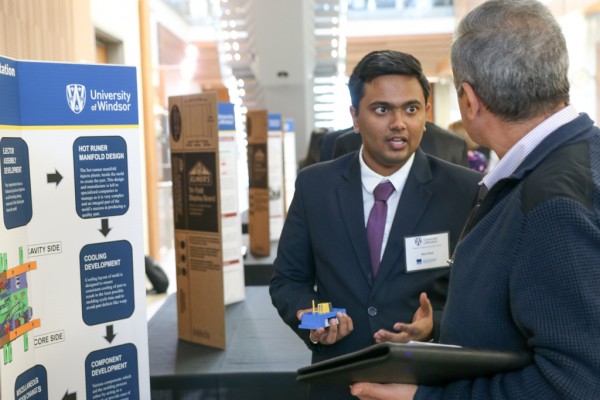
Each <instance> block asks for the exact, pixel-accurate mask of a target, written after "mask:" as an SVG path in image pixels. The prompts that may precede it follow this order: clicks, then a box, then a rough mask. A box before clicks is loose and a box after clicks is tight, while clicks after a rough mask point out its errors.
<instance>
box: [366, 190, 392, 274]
mask: <svg viewBox="0 0 600 400" xmlns="http://www.w3.org/2000/svg"><path fill="white" fill-rule="evenodd" d="M393 191H394V185H392V183H391V182H390V181H387V182H383V183H380V184H379V185H377V187H376V188H375V190H373V196H374V197H375V204H373V208H371V213H370V214H369V220H368V221H367V240H368V241H369V252H370V253H371V268H372V269H373V277H375V276H376V275H377V272H378V271H379V263H380V262H381V246H382V244H383V231H384V229H385V220H386V218H387V199H388V198H389V197H390V195H391V194H392V192H393Z"/></svg>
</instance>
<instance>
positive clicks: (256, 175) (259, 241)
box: [246, 110, 271, 257]
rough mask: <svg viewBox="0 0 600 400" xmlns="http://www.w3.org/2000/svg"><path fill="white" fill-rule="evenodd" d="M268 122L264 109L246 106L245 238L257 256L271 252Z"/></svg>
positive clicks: (264, 255) (266, 255)
mask: <svg viewBox="0 0 600 400" xmlns="http://www.w3.org/2000/svg"><path fill="white" fill-rule="evenodd" d="M268 123H269V122H268V112H267V110H248V112H247V113H246V132H247V135H248V175H249V183H250V187H249V197H250V198H249V206H248V207H249V209H248V239H249V247H250V252H251V253H252V254H253V255H255V256H258V257H268V256H269V254H270V253H271V239H270V220H269V205H270V204H269V176H268V165H269V164H268V159H269V153H268V146H267V141H268Z"/></svg>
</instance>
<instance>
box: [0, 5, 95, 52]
mask: <svg viewBox="0 0 600 400" xmlns="http://www.w3.org/2000/svg"><path fill="white" fill-rule="evenodd" d="M94 50H95V49H94V28H93V24H92V18H91V15H90V6H89V0H0V54H2V55H5V56H8V57H12V58H17V59H29V60H43V61H64V62H79V61H81V60H88V61H92V60H93V59H94Z"/></svg>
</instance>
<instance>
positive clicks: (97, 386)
mask: <svg viewBox="0 0 600 400" xmlns="http://www.w3.org/2000/svg"><path fill="white" fill-rule="evenodd" d="M137 360H138V357H137V348H136V347H135V346H134V345H133V344H131V343H127V344H123V345H120V346H115V347H110V348H108V349H102V350H98V351H94V352H92V353H90V354H89V355H88V356H87V357H86V359H85V387H86V394H87V397H86V398H87V399H89V400H91V399H108V398H111V399H139V398H140V393H139V378H138V362H137Z"/></svg>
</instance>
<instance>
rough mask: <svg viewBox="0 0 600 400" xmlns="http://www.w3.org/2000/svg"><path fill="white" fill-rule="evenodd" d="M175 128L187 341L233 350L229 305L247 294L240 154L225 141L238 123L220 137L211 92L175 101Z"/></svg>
mask: <svg viewBox="0 0 600 400" xmlns="http://www.w3.org/2000/svg"><path fill="white" fill-rule="evenodd" d="M225 108H228V107H225ZM231 111H233V110H232V109H231ZM227 119H229V121H230V122H232V121H233V118H228V117H224V118H223V119H222V120H227ZM169 125H170V144H171V166H172V175H173V176H172V178H173V215H174V225H175V257H176V268H177V311H178V332H179V338H180V339H183V340H187V341H190V342H194V343H200V344H204V345H207V346H212V347H216V348H220V349H225V347H226V340H225V304H226V303H227V301H230V302H233V301H240V300H243V299H244V293H245V292H244V278H243V266H242V263H241V220H240V216H239V212H238V211H237V197H236V193H237V178H236V176H235V170H236V169H237V168H236V166H235V162H234V161H235V158H236V157H237V156H236V155H235V154H230V152H231V150H230V148H229V146H227V145H226V144H225V145H223V144H220V139H221V138H220V136H223V140H224V143H228V142H229V141H230V140H229V138H230V137H231V133H230V130H231V126H232V124H231V123H230V124H229V128H228V130H226V131H225V130H224V133H223V135H220V133H219V111H218V104H217V95H216V93H212V92H210V93H200V94H193V95H186V96H172V97H169ZM233 126H234V125H233ZM233 130H235V128H233ZM220 148H224V149H225V151H224V153H223V155H221V154H220V150H219V149H220ZM221 158H223V160H221ZM232 163H233V165H231V164H232ZM222 164H224V167H223V168H220V166H222ZM224 177H226V179H227V181H226V183H227V187H226V188H225V189H224V190H221V179H223V178H224ZM229 180H231V182H230V181H229ZM231 191H233V192H234V193H232V192H231ZM224 281H226V283H227V285H226V284H225V283H224Z"/></svg>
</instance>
